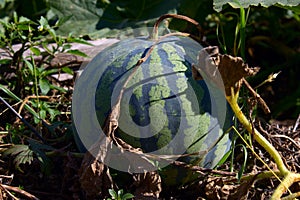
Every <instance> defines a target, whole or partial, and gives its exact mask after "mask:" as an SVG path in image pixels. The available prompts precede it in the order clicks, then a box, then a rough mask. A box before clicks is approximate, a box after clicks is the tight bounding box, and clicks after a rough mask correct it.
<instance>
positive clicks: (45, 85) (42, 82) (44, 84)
mask: <svg viewBox="0 0 300 200" xmlns="http://www.w3.org/2000/svg"><path fill="white" fill-rule="evenodd" d="M39 87H40V89H41V92H42V94H47V93H48V92H49V91H50V83H49V81H48V80H46V79H39Z"/></svg>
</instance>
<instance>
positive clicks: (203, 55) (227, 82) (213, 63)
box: [193, 46, 259, 96]
mask: <svg viewBox="0 0 300 200" xmlns="http://www.w3.org/2000/svg"><path fill="white" fill-rule="evenodd" d="M258 71H259V68H258V67H254V68H250V67H249V66H248V65H247V64H246V63H244V61H243V59H242V58H240V57H233V56H230V55H227V54H225V55H222V54H220V53H219V48H218V47H217V46H209V47H206V48H203V49H202V50H201V51H200V52H199V56H198V64H197V65H194V69H193V76H194V78H195V79H202V78H204V79H205V80H207V81H212V82H213V83H214V84H215V85H217V86H218V87H219V88H221V89H222V88H224V89H225V94H226V96H230V95H231V88H234V90H235V91H238V90H239V88H240V87H241V85H242V82H243V78H244V77H247V76H253V75H255V74H256V73H257V72H258ZM203 76H204V77H203Z"/></svg>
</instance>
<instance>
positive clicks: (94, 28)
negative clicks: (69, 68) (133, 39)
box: [47, 0, 183, 37]
mask: <svg viewBox="0 0 300 200" xmlns="http://www.w3.org/2000/svg"><path fill="white" fill-rule="evenodd" d="M181 1H183V0H172V1H165V0H129V1H124V0H115V1H111V2H110V1H96V0H47V2H48V4H49V5H50V7H51V11H52V12H53V13H55V14H56V15H57V16H58V17H59V18H62V17H67V16H71V18H70V19H69V20H68V21H67V22H65V23H64V24H63V25H61V26H60V28H59V30H58V32H59V33H60V34H64V35H68V34H69V33H70V32H72V33H74V34H75V35H91V34H92V35H93V36H95V37H97V36H107V35H109V34H111V33H114V34H115V32H111V30H117V32H118V34H119V33H120V32H121V31H122V30H123V29H124V28H126V27H130V28H138V27H146V26H150V25H152V24H153V22H154V20H155V19H156V18H157V17H159V16H160V15H162V14H165V13H175V12H176V9H177V8H178V6H180V2H181ZM103 30H104V31H103ZM98 31H100V32H99V33H98Z"/></svg>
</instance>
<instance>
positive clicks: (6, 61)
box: [0, 58, 12, 65]
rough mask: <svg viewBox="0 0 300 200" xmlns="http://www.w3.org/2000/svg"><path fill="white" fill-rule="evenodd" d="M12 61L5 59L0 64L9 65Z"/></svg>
mask: <svg viewBox="0 0 300 200" xmlns="http://www.w3.org/2000/svg"><path fill="white" fill-rule="evenodd" d="M11 61H12V59H9V58H5V59H1V60H0V64H4V65H5V64H9V63H11Z"/></svg>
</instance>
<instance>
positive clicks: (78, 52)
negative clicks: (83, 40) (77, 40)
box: [67, 49, 88, 57]
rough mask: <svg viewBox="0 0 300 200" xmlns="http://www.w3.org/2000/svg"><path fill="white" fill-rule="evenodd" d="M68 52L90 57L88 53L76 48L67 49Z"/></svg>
mask: <svg viewBox="0 0 300 200" xmlns="http://www.w3.org/2000/svg"><path fill="white" fill-rule="evenodd" d="M67 53H69V54H73V55H76V56H82V57H88V55H86V54H85V53H83V52H82V51H80V50H76V49H74V50H73V49H70V50H68V51H67Z"/></svg>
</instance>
